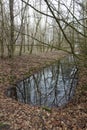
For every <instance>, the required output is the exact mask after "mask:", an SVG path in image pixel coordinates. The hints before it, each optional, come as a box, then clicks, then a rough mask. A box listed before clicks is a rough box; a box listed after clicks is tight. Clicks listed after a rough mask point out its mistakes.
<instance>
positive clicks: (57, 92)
mask: <svg viewBox="0 0 87 130" xmlns="http://www.w3.org/2000/svg"><path fill="white" fill-rule="evenodd" d="M76 73H77V67H76V65H75V63H74V59H73V57H72V56H69V57H66V58H64V59H62V60H59V61H57V62H56V63H54V64H52V65H50V66H49V67H47V68H44V69H43V70H41V71H39V72H38V73H36V74H33V75H32V76H30V77H29V78H27V79H25V80H23V81H21V82H19V83H17V84H16V87H11V88H9V89H8V91H7V95H8V96H9V97H12V98H15V99H16V100H18V101H20V102H23V103H28V104H32V105H39V106H47V107H58V106H62V105H65V104H66V103H67V102H68V101H70V99H71V98H72V96H73V94H74V90H75V87H76V84H77V74H76Z"/></svg>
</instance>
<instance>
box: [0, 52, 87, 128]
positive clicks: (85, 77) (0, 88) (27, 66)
mask: <svg viewBox="0 0 87 130" xmlns="http://www.w3.org/2000/svg"><path fill="white" fill-rule="evenodd" d="M65 55H67V54H66V53H64V52H61V51H59V52H56V51H55V52H49V53H45V54H44V53H43V54H38V55H34V54H32V55H26V56H25V55H24V56H22V57H20V56H17V57H14V58H13V59H9V58H5V59H3V60H2V59H0V130H87V67H86V66H85V67H84V68H83V65H80V69H79V71H78V85H77V89H76V92H75V96H74V98H73V100H72V101H71V102H69V103H68V104H67V105H66V106H65V107H61V108H52V109H50V111H48V110H46V109H43V108H42V107H38V106H32V105H27V104H23V103H20V102H17V101H16V100H14V99H11V98H9V97H7V96H6V95H5V92H6V90H7V88H9V86H11V84H14V83H15V82H17V81H19V80H21V79H23V78H25V77H27V76H28V75H30V74H32V73H35V72H37V71H38V70H40V69H41V68H43V67H45V66H46V65H49V64H50V63H51V62H54V61H55V60H57V59H60V58H61V57H63V56H65ZM83 86H84V87H83Z"/></svg>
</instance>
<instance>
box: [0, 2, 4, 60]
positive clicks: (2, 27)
mask: <svg viewBox="0 0 87 130" xmlns="http://www.w3.org/2000/svg"><path fill="white" fill-rule="evenodd" d="M0 3H1V17H2V21H1V58H3V56H4V16H3V3H2V1H0Z"/></svg>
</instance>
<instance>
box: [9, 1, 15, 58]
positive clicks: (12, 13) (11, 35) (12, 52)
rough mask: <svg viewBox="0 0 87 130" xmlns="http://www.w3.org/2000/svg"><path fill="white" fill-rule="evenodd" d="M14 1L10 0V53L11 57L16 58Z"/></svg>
mask: <svg viewBox="0 0 87 130" xmlns="http://www.w3.org/2000/svg"><path fill="white" fill-rule="evenodd" d="M13 7H14V0H9V8H10V44H9V45H10V52H9V57H10V58H11V57H13V56H14V11H13Z"/></svg>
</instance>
